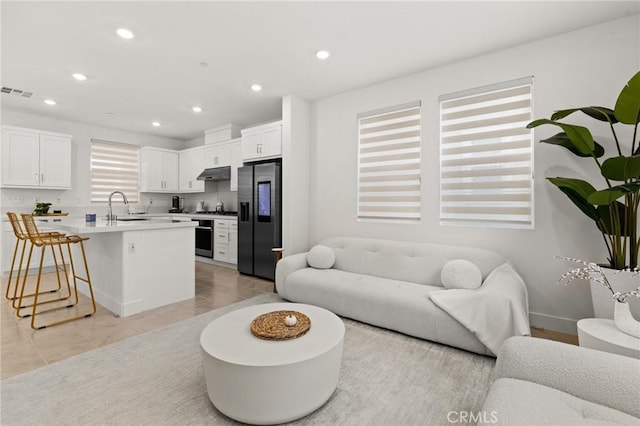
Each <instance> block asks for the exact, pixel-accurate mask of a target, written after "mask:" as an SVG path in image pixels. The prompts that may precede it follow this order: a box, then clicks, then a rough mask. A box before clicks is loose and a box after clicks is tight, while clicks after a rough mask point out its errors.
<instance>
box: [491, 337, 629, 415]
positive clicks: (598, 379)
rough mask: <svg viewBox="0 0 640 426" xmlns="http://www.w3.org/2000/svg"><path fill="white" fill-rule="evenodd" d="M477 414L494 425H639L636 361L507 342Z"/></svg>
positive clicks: (528, 341)
mask: <svg viewBox="0 0 640 426" xmlns="http://www.w3.org/2000/svg"><path fill="white" fill-rule="evenodd" d="M495 379H496V380H495V381H494V383H493V384H492V385H491V388H490V389H489V393H488V394H487V397H486V399H485V402H484V406H483V408H482V411H481V412H480V413H479V414H481V415H483V416H484V417H485V418H487V419H490V420H491V423H492V424H495V425H536V426H541V425H580V426H582V425H604V424H607V425H611V424H625V425H636V426H637V425H639V424H640V360H637V359H634V358H630V357H625V356H622V355H614V354H610V353H607V352H601V351H597V350H594V349H588V348H581V347H578V346H573V345H568V344H565V343H559V342H553V341H550V340H544V339H536V338H534V337H512V338H510V339H508V340H506V341H505V343H504V344H503V345H502V348H501V349H500V351H499V353H498V359H497V362H496V369H495Z"/></svg>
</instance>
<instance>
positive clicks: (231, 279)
mask: <svg viewBox="0 0 640 426" xmlns="http://www.w3.org/2000/svg"><path fill="white" fill-rule="evenodd" d="M31 281H34V280H33V279H32V277H30V279H29V282H31ZM56 282H57V281H56V278H55V274H54V273H50V274H46V276H45V277H44V281H43V285H47V286H49V287H47V288H54V287H55V284H56ZM81 285H82V284H81ZM6 286H7V279H6V278H5V279H2V298H3V300H2V303H0V305H1V309H0V311H1V312H0V325H1V328H0V334H1V351H0V379H6V378H9V377H12V376H15V375H17V374H20V373H24V372H27V371H30V370H33V369H36V368H39V367H42V366H44V365H46V364H50V363H53V362H56V361H60V360H62V359H65V358H69V357H71V356H74V355H78V354H81V353H83V352H87V351H90V350H92V349H97V348H100V347H102V346H105V345H108V344H110V343H113V342H117V341H119V340H122V339H125V338H127V337H131V336H135V335H138V334H142V333H145V332H147V331H151V330H155V329H157V328H160V327H164V326H166V325H169V324H172V323H174V322H177V321H181V320H183V319H187V318H190V317H193V316H196V315H199V314H201V313H204V312H208V311H211V310H213V309H217V308H220V307H222V306H225V305H229V304H231V303H234V302H238V301H240V300H244V299H248V298H250V297H253V296H256V295H258V294H261V293H265V292H271V291H272V290H273V283H272V282H270V281H266V280H262V279H259V278H254V277H249V276H245V275H240V274H239V273H238V272H237V271H235V270H232V269H228V268H224V267H220V266H215V265H211V264H208V263H203V262H196V297H195V298H194V299H190V300H186V301H183V302H179V303H174V304H172V305H168V306H163V307H160V308H157V309H153V310H150V311H146V312H142V313H140V314H137V315H132V316H129V317H126V318H119V317H115V316H114V315H113V314H112V313H111V312H110V311H108V310H106V309H105V308H103V307H101V306H99V305H98V311H97V313H96V314H95V315H94V316H92V317H89V318H83V319H79V320H77V321H72V322H69V323H65V324H60V325H56V326H53V327H51V328H45V329H42V330H33V329H32V328H31V326H30V318H18V317H17V316H16V314H15V311H14V309H13V308H12V307H11V301H9V300H6V299H4V295H5V290H6ZM12 289H13V287H12ZM27 291H28V290H27ZM49 297H51V296H49ZM53 305H55V304H51V306H53ZM90 309H91V306H90V302H89V299H87V298H85V297H82V296H81V300H80V303H79V304H78V306H75V307H73V308H69V309H61V310H58V311H56V312H51V313H48V314H46V315H47V316H46V318H47V319H46V320H47V321H49V319H48V318H62V317H67V316H69V315H71V316H73V315H74V312H89V311H90ZM24 313H25V312H24V311H23V314H24ZM42 318H43V319H44V318H45V315H44V314H43V315H42ZM36 319H38V320H39V319H40V317H36Z"/></svg>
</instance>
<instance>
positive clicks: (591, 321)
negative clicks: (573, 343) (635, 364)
mask: <svg viewBox="0 0 640 426" xmlns="http://www.w3.org/2000/svg"><path fill="white" fill-rule="evenodd" d="M578 343H579V345H580V346H583V347H586V348H591V349H597V350H599V351H605V352H611V353H614V354H618V355H625V356H628V357H631V358H638V359H640V339H638V338H636V337H633V336H630V335H628V334H626V333H623V332H622V331H620V330H618V328H617V327H616V325H615V324H614V322H613V320H610V319H603V318H587V319H581V320H580V321H578Z"/></svg>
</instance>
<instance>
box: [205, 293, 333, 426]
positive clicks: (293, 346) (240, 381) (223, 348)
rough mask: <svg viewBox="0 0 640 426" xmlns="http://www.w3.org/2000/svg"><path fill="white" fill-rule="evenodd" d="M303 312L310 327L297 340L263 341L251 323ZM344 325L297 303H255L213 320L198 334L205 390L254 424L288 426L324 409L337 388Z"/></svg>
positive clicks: (233, 413)
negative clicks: (281, 313)
mask: <svg viewBox="0 0 640 426" xmlns="http://www.w3.org/2000/svg"><path fill="white" fill-rule="evenodd" d="M280 310H292V311H299V312H301V313H303V314H305V315H306V316H308V317H309V319H310V321H311V328H310V329H309V331H308V332H307V333H306V334H305V335H303V336H301V337H298V338H296V339H291V340H279V341H274V340H264V339H260V338H257V337H255V336H253V335H252V334H251V321H252V320H253V319H254V318H255V317H257V316H259V315H262V314H264V313H267V312H272V311H280ZM343 340H344V323H343V322H342V320H341V319H340V318H338V317H337V316H336V315H335V314H333V313H331V312H329V311H327V310H325V309H322V308H318V307H316V306H311V305H304V304H299V303H269V304H263V305H255V306H250V307H247V308H243V309H239V310H237V311H233V312H230V313H228V314H225V315H223V316H221V317H219V318H217V319H215V320H213V321H212V322H211V323H210V324H209V325H207V327H205V329H204V330H203V331H202V334H201V335H200V345H201V347H202V354H203V363H204V370H205V377H206V382H207V392H208V394H209V398H210V399H211V402H212V403H213V405H214V406H215V407H216V408H217V409H218V410H219V411H220V412H222V413H223V414H225V415H226V416H228V417H231V418H232V419H234V420H237V421H240V422H244V423H250V424H275V423H284V422H289V421H292V420H295V419H298V418H300V417H303V416H306V415H307V414H309V413H311V412H313V411H315V410H316V409H318V408H320V406H322V405H323V404H324V403H325V402H326V401H327V400H328V399H329V397H330V396H331V395H332V394H333V392H334V391H335V389H336V386H337V384H338V377H339V375H340V364H341V361H342V344H343Z"/></svg>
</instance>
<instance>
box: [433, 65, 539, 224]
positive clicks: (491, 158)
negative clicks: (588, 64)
mask: <svg viewBox="0 0 640 426" xmlns="http://www.w3.org/2000/svg"><path fill="white" fill-rule="evenodd" d="M532 90H533V77H527V78H524V79H518V80H513V81H509V82H504V83H500V84H496V85H492V86H486V87H481V88H477V89H473V90H469V91H464V92H458V93H454V94H450V95H445V96H442V97H441V98H440V221H441V223H442V224H467V225H469V224H470V225H479V226H495V227H513V228H533V201H534V200H533V198H534V197H533V132H532V131H531V130H529V129H527V128H526V125H527V123H529V122H530V121H531V120H532V116H533V111H532V110H533V105H532Z"/></svg>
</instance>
